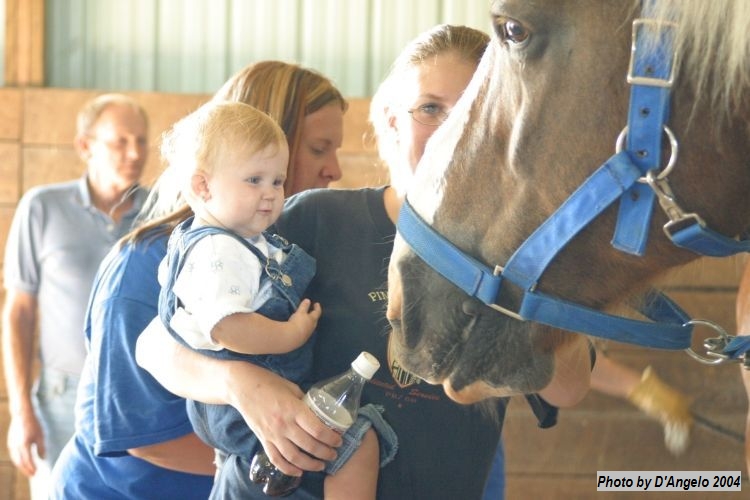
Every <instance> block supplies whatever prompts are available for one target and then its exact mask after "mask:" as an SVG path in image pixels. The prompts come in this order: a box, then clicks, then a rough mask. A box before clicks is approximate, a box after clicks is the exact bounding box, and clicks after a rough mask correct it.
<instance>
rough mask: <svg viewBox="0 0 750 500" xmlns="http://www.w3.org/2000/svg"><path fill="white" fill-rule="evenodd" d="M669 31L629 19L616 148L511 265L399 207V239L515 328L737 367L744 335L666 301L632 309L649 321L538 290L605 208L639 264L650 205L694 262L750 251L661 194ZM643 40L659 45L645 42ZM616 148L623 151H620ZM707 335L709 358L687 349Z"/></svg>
mask: <svg viewBox="0 0 750 500" xmlns="http://www.w3.org/2000/svg"><path fill="white" fill-rule="evenodd" d="M675 27H676V25H675V24H674V23H670V22H662V21H655V20H653V19H636V20H634V21H633V42H632V51H631V59H630V65H629V68H628V76H627V81H628V83H629V84H631V94H630V109H629V113H628V125H627V126H626V127H625V129H624V130H623V132H622V133H621V134H620V137H619V138H618V140H617V148H616V153H615V154H614V155H613V156H612V157H610V158H609V159H608V160H607V161H606V162H605V163H604V164H603V165H602V166H600V167H599V168H598V169H597V170H596V171H595V172H594V173H593V174H592V175H591V176H590V177H589V178H588V179H587V180H586V181H585V182H584V183H583V184H582V185H581V186H580V187H579V188H578V189H577V190H576V191H575V192H574V193H573V194H572V195H571V196H570V197H569V198H568V199H567V200H566V201H565V202H564V203H563V204H562V205H561V206H560V207H559V208H558V209H557V210H556V211H555V212H554V213H553V214H552V215H551V216H550V217H549V218H548V219H547V220H546V221H545V222H544V223H542V225H541V226H539V227H538V228H537V229H536V230H535V231H534V232H533V233H532V234H531V236H529V238H528V239H527V240H526V241H524V242H523V243H522V244H521V246H520V247H519V248H518V249H517V250H516V252H515V253H514V254H513V255H512V256H511V257H510V259H509V260H508V262H507V264H506V265H505V266H495V267H494V268H491V267H489V266H487V265H485V264H483V263H481V262H479V261H477V260H476V259H474V258H472V257H471V256H469V255H467V254H466V253H465V252H463V251H462V250H460V249H459V248H458V247H456V246H455V245H454V244H452V243H451V242H450V241H448V240H447V239H446V238H445V237H443V236H442V235H440V234H439V233H438V232H436V231H435V229H433V228H432V227H431V226H430V225H429V224H427V223H426V222H425V221H424V220H423V219H422V218H421V217H420V216H419V214H417V213H416V211H415V210H414V208H413V207H412V206H411V204H410V203H409V201H408V200H405V202H404V204H403V206H402V208H401V212H400V214H399V220H398V224H397V226H398V231H399V234H400V235H401V237H402V238H403V239H404V241H406V243H407V244H409V246H410V247H411V248H412V250H413V251H414V253H415V254H416V255H418V256H419V257H420V258H421V259H422V260H423V261H424V262H425V263H426V264H428V265H429V266H430V267H431V268H432V269H433V270H435V271H436V272H437V273H439V274H440V275H442V276H443V277H444V278H446V279H447V280H449V281H450V282H451V283H453V284H454V285H455V286H457V287H458V288H460V289H461V290H462V291H463V292H464V293H466V294H467V295H469V296H470V297H474V298H476V299H478V300H481V301H482V302H483V303H484V304H485V305H487V306H489V307H491V308H493V309H495V310H497V311H499V312H502V313H503V314H506V315H508V316H510V317H511V318H514V319H516V320H520V321H537V322H539V323H543V324H546V325H549V326H552V327H555V328H560V329H563V330H569V331H575V332H580V333H584V334H588V335H592V336H596V337H601V338H605V339H611V340H617V341H619V342H626V343H631V344H637V345H642V346H645V347H654V348H661V349H671V350H679V349H684V350H686V351H687V352H688V353H689V354H690V355H691V356H692V357H693V358H695V359H697V360H698V361H701V362H703V363H706V364H717V363H721V362H724V361H728V360H742V358H744V357H745V352H746V351H748V350H750V338H749V337H733V336H730V335H728V334H727V333H726V332H725V331H724V330H723V329H722V328H720V327H719V326H718V325H715V324H714V323H712V322H709V321H703V320H692V319H690V317H689V316H688V315H687V314H686V313H685V312H684V311H683V310H682V309H681V308H680V307H679V306H678V305H677V304H675V303H674V302H673V301H671V300H670V299H669V298H668V297H667V296H665V295H664V294H662V293H661V292H659V291H657V290H651V291H649V292H647V293H646V294H645V295H644V297H643V299H644V300H642V301H641V304H639V306H638V310H639V312H640V313H641V314H643V315H644V316H645V317H646V318H648V319H650V320H651V321H641V320H636V319H630V318H625V317H620V316H615V315H612V314H608V313H604V312H602V311H598V310H595V309H592V308H589V307H587V306H583V305H580V304H575V303H572V302H569V301H566V300H563V299H560V298H557V297H553V296H550V295H546V294H543V293H541V292H539V291H537V290H536V285H537V283H538V281H539V279H540V277H541V275H542V273H543V272H544V271H545V270H546V268H547V266H548V265H549V264H550V262H551V261H552V260H553V259H554V257H555V256H556V255H557V254H558V253H559V252H560V251H561V250H562V249H563V248H564V247H565V245H567V244H568V243H569V242H570V241H571V240H572V239H573V238H574V237H575V236H576V235H577V234H578V233H579V232H580V231H581V230H582V229H583V228H585V227H586V226H587V225H588V224H589V223H590V222H591V221H592V220H594V219H595V218H596V217H597V216H598V215H599V214H601V213H602V212H603V211H604V210H605V209H606V208H607V207H609V206H610V205H611V204H612V203H614V202H615V201H617V200H619V203H620V204H619V211H618V217H617V225H616V227H615V234H614V237H613V239H612V245H613V246H614V247H615V248H617V249H619V250H621V251H624V252H627V253H630V254H633V255H638V256H642V255H643V253H644V251H645V247H646V243H647V240H648V230H649V226H650V221H651V214H652V212H653V205H654V200H659V204H660V206H661V207H662V208H663V209H664V211H665V213H666V214H667V217H668V218H669V222H667V224H666V225H665V226H664V232H665V234H666V235H667V237H668V238H670V240H671V241H672V242H673V243H674V244H675V245H677V246H679V247H682V248H685V249H688V250H691V251H693V252H695V253H698V254H700V255H708V256H728V255H733V254H736V253H739V252H746V251H748V250H750V241H748V240H736V239H733V238H727V237H726V236H723V235H721V234H719V233H716V232H715V231H712V230H711V229H709V228H708V227H706V224H705V222H704V221H703V219H701V218H700V217H699V216H697V215H696V214H692V213H685V212H684V211H683V210H682V209H681V208H680V206H679V204H678V203H677V201H676V200H675V198H674V195H673V193H672V190H671V188H670V186H669V182H668V175H669V173H670V172H671V170H672V168H673V167H674V164H675V160H676V157H677V140H676V139H675V138H674V135H673V134H672V132H671V131H670V130H669V128H668V127H667V126H666V122H667V121H668V119H669V101H670V94H671V87H672V83H673V81H674V71H675V56H674V50H673V35H674V30H675ZM645 29H648V30H649V33H648V35H653V36H655V37H657V40H656V42H658V43H654V40H653V38H651V39H649V36H646V34H645V33H644V30H645ZM663 131H664V132H665V133H666V134H667V136H668V137H669V140H670V145H671V149H672V151H671V157H670V160H669V162H668V164H667V166H666V167H665V168H664V169H662V170H661V171H659V162H660V160H661V140H662V132H663ZM623 143H624V144H625V145H624V146H623ZM507 282H510V283H512V284H513V285H515V286H516V287H518V288H519V289H520V290H521V291H522V298H521V300H520V305H519V306H518V310H517V311H514V310H510V309H508V308H507V307H506V306H503V305H501V304H500V295H501V293H502V292H503V285H505V284H506V283H507ZM697 324H700V325H704V326H709V327H710V328H713V329H714V330H715V331H717V332H718V333H719V337H716V338H711V339H708V340H707V341H706V344H705V347H706V349H707V354H708V355H709V357H704V356H703V355H699V354H697V353H695V352H694V351H693V350H692V349H691V339H692V332H693V326H694V325H697Z"/></svg>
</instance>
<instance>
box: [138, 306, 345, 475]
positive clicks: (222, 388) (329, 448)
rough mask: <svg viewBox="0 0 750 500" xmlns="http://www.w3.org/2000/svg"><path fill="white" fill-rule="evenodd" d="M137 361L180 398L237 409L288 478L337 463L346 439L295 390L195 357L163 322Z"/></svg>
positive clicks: (269, 377) (242, 367)
mask: <svg viewBox="0 0 750 500" xmlns="http://www.w3.org/2000/svg"><path fill="white" fill-rule="evenodd" d="M136 360H137V362H138V364H139V365H140V366H141V367H143V368H144V369H146V370H147V371H148V372H149V373H151V375H153V376H154V377H155V378H156V379H157V380H158V381H159V382H160V383H161V384H162V385H164V387H166V388H167V389H168V390H169V391H171V392H173V393H174V394H177V395H179V396H182V397H184V398H190V399H194V400H196V401H201V402H203V403H207V404H229V405H231V406H233V407H234V408H236V409H237V410H238V411H239V412H240V414H241V415H242V416H243V418H244V419H245V421H246V422H247V424H248V425H249V426H250V428H251V429H252V430H253V432H254V433H255V434H256V436H258V439H260V442H261V444H262V445H263V448H264V449H265V451H266V453H267V454H268V457H269V458H270V459H271V462H273V464H274V465H276V466H277V467H278V468H279V469H281V471H282V472H284V473H286V474H290V475H299V474H301V473H302V471H304V470H309V471H318V470H322V469H323V467H324V463H323V461H328V460H332V459H333V458H335V456H336V451H335V449H334V448H336V447H338V446H340V445H341V436H339V435H338V434H337V433H336V432H335V431H333V430H331V429H329V428H328V427H326V425H325V424H323V423H322V422H321V421H320V420H319V419H318V417H316V416H315V414H314V413H313V412H312V411H311V410H310V409H309V408H308V407H307V406H306V405H305V404H304V403H303V402H302V399H301V398H302V396H303V393H302V391H301V390H300V388H299V387H297V386H296V385H295V384H293V383H292V382H289V381H288V380H285V379H283V378H282V377H279V376H278V375H276V374H275V373H273V372H271V371H269V370H266V369H264V368H261V367H259V366H256V365H254V364H252V363H247V362H244V361H226V360H219V359H216V358H210V357H208V356H203V355H201V354H199V353H197V352H195V351H192V350H190V349H188V348H186V347H184V346H182V345H180V344H178V343H177V341H176V340H174V339H173V338H172V337H171V335H170V334H169V332H167V331H166V330H165V329H164V327H163V326H162V324H161V322H160V320H159V318H156V319H155V320H154V321H152V322H151V324H150V325H149V326H148V327H147V328H146V329H145V330H144V332H143V333H142V334H141V335H140V337H139V338H138V343H137V344H136ZM310 455H312V456H310ZM313 457H315V458H313ZM316 458H317V460H316Z"/></svg>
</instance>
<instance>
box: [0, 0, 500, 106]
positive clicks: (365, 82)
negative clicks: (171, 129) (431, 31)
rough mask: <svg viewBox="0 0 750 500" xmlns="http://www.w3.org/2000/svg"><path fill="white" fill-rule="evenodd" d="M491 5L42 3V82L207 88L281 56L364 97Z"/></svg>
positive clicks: (206, 0) (333, 0)
mask: <svg viewBox="0 0 750 500" xmlns="http://www.w3.org/2000/svg"><path fill="white" fill-rule="evenodd" d="M0 1H2V0H0ZM488 11H489V3H488V2H487V1H486V0H481V1H477V0H474V1H472V2H466V1H465V0H47V13H48V15H47V27H46V29H47V32H48V36H47V47H46V48H47V54H48V57H47V61H46V74H47V77H48V81H47V85H49V86H52V87H69V88H70V87H72V88H92V89H112V90H146V91H163V92H187V93H195V92H209V93H210V92H214V91H215V90H216V89H217V88H218V87H219V86H220V85H221V84H222V83H223V82H224V81H225V80H226V79H227V78H228V77H229V76H230V75H232V74H233V73H234V72H236V71H237V70H239V69H240V68H242V67H244V66H245V65H247V64H249V63H252V62H256V61H260V60H265V59H280V60H284V61H290V62H296V63H299V64H302V65H304V66H308V67H311V68H314V69H316V70H318V71H320V72H322V73H324V74H325V75H327V76H329V77H330V78H331V79H332V80H333V81H334V82H335V83H336V84H337V85H338V87H339V88H340V89H341V90H342V92H343V93H344V94H345V95H347V96H350V97H367V96H370V95H372V92H373V91H374V90H375V88H376V87H377V85H378V83H379V82H380V80H381V79H382V78H383V76H384V75H385V73H386V72H387V71H388V68H389V67H390V65H391V63H392V62H393V59H394V58H395V57H396V55H397V54H398V53H399V52H400V51H401V49H402V48H403V47H404V45H405V44H406V43H407V42H408V41H409V40H411V39H412V38H414V37H415V36H416V35H417V34H419V33H420V32H422V31H424V30H425V29H428V28H430V27H432V26H434V25H435V24H438V23H441V22H450V23H454V24H466V25H470V26H474V27H477V28H480V29H483V30H485V31H487V30H488V29H489V16H488Z"/></svg>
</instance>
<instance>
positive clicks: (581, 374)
mask: <svg viewBox="0 0 750 500" xmlns="http://www.w3.org/2000/svg"><path fill="white" fill-rule="evenodd" d="M591 361H592V351H591V342H590V341H589V340H588V339H587V338H586V337H585V336H583V335H577V336H575V337H574V338H573V339H572V340H571V341H570V342H568V343H566V344H565V345H564V346H562V347H560V348H559V349H557V350H556V351H555V365H554V366H555V372H554V374H553V375H552V380H551V381H550V383H549V384H547V386H546V387H545V388H544V389H542V390H541V391H539V396H541V397H542V398H544V400H545V401H547V402H548V403H549V404H551V405H554V406H557V407H560V408H565V407H570V406H574V405H576V404H578V403H579V402H580V401H581V400H582V399H583V398H584V396H586V393H587V392H588V390H589V388H590V385H591V370H592V368H593V367H592V366H591Z"/></svg>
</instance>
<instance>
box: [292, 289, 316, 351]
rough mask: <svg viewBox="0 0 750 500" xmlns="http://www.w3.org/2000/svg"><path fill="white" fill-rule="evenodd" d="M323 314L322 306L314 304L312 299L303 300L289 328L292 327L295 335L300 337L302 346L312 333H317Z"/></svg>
mask: <svg viewBox="0 0 750 500" xmlns="http://www.w3.org/2000/svg"><path fill="white" fill-rule="evenodd" d="M322 312H323V310H322V309H321V307H320V304H318V303H317V302H316V303H314V304H313V303H312V302H311V301H310V299H303V300H302V302H300V304H299V307H298V308H297V310H296V311H294V314H292V315H291V317H290V318H289V326H291V327H292V332H293V334H294V335H298V336H299V338H300V345H301V344H302V342H304V341H305V340H307V339H308V338H310V335H312V332H313V331H315V326H316V325H317V324H318V320H319V319H320V315H321V314H322Z"/></svg>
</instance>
